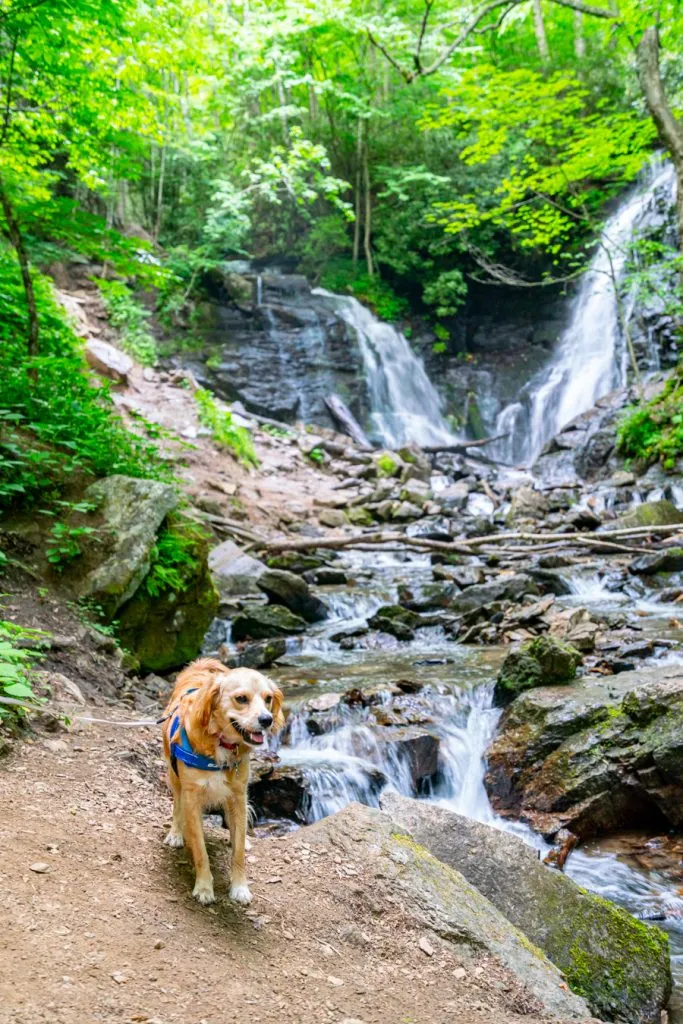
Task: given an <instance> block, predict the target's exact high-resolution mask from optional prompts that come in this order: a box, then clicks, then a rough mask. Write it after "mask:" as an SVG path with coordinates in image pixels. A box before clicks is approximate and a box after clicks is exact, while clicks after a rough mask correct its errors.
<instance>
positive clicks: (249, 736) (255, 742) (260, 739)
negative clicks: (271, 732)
mask: <svg viewBox="0 0 683 1024" xmlns="http://www.w3.org/2000/svg"><path fill="white" fill-rule="evenodd" d="M230 725H231V726H232V727H233V729H234V730H235V732H236V733H237V734H238V736H239V737H240V738H241V739H243V740H244V742H245V743H249V744H250V746H253V747H260V746H262V745H263V743H265V739H266V736H265V733H264V732H263V730H262V729H253V730H252V729H243V728H242V726H241V725H239V724H238V723H237V722H235V721H234V720H233V719H230Z"/></svg>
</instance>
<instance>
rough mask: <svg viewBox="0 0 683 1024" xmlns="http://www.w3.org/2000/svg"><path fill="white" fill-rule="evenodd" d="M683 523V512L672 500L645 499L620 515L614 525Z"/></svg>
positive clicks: (668, 524) (673, 524) (670, 524)
mask: <svg viewBox="0 0 683 1024" xmlns="http://www.w3.org/2000/svg"><path fill="white" fill-rule="evenodd" d="M676 523H683V512H679V510H678V509H677V508H676V506H675V505H674V504H673V502H671V501H666V500H664V501H644V502H643V503H642V505H636V507H635V508H634V509H632V510H631V511H630V512H627V513H626V515H625V516H620V517H619V519H617V521H616V523H613V524H611V525H612V527H617V526H618V527H629V526H675V525H676Z"/></svg>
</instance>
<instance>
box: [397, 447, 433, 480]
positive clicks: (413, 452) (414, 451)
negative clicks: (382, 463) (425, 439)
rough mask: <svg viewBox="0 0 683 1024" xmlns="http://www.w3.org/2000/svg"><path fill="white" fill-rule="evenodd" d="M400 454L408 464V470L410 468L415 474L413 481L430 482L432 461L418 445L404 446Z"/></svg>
mask: <svg viewBox="0 0 683 1024" xmlns="http://www.w3.org/2000/svg"><path fill="white" fill-rule="evenodd" d="M398 454H399V455H400V457H401V458H402V459H403V462H404V463H405V464H406V468H407V467H410V469H411V470H412V471H413V473H414V474H415V475H414V476H413V477H412V479H421V480H429V478H430V476H431V475H432V464H431V460H430V458H429V456H428V455H425V453H424V452H423V451H422V449H421V448H419V447H418V445H416V444H407V445H404V447H403V448H400V449H399V452H398ZM404 473H405V470H404Z"/></svg>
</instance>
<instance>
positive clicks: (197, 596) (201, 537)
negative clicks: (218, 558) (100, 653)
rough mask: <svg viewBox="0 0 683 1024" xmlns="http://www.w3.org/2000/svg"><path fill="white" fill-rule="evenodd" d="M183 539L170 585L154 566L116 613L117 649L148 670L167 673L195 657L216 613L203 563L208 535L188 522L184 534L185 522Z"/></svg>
mask: <svg viewBox="0 0 683 1024" xmlns="http://www.w3.org/2000/svg"><path fill="white" fill-rule="evenodd" d="M178 528H179V527H178V523H177V521H176V522H175V523H173V522H171V523H170V524H168V525H167V526H166V530H167V531H168V532H170V533H171V534H172V532H173V530H174V529H178ZM161 536H163V534H162V535H161ZM182 537H183V538H184V544H183V549H182V550H183V552H184V556H183V561H182V562H180V563H178V564H177V565H176V566H175V567H173V566H172V568H174V572H173V574H172V575H171V576H169V579H171V580H172V584H171V585H164V582H163V580H164V577H163V576H161V575H159V576H157V575H155V566H154V564H153V565H152V568H151V570H150V573H149V574H148V576H147V577H146V578H145V580H144V581H143V582H142V584H141V585H140V586H139V587H138V589H137V591H136V592H135V594H134V595H133V597H132V598H131V600H130V601H128V602H127V603H126V604H125V605H124V606H123V607H122V608H121V610H120V611H119V614H118V625H117V632H118V637H119V640H120V642H121V645H122V646H123V647H124V648H126V650H128V651H130V652H131V654H132V655H133V656H134V657H135V658H137V659H138V661H139V663H140V667H141V668H142V669H143V670H146V671H148V672H167V671H170V670H171V669H174V668H180V667H182V666H184V665H186V664H187V662H188V661H192V659H193V658H196V657H197V655H198V654H199V653H200V651H201V647H202V643H203V640H204V637H205V635H206V631H207V629H208V628H209V625H210V624H211V621H212V619H213V618H214V617H215V615H216V612H217V611H218V604H219V595H218V591H217V590H216V587H215V586H214V583H213V579H212V576H211V571H210V569H209V564H208V553H209V540H208V535H207V534H206V532H205V531H204V530H203V528H201V527H200V526H199V525H198V524H191V529H190V531H189V532H188V530H187V521H185V527H184V528H183V532H182ZM158 540H159V538H158ZM153 557H154V556H153Z"/></svg>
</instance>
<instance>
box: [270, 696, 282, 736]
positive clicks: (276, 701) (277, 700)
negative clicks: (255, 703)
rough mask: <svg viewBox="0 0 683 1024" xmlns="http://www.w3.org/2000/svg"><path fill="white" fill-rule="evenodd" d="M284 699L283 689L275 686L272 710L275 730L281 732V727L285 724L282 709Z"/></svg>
mask: <svg viewBox="0 0 683 1024" xmlns="http://www.w3.org/2000/svg"><path fill="white" fill-rule="evenodd" d="M283 700H284V696H283V693H282V690H279V689H278V688H277V687H275V689H274V690H273V703H272V706H271V711H272V714H273V729H272V731H273V732H279V731H280V729H281V728H282V727H283V725H284V724H285V716H284V712H283V710H282V701H283Z"/></svg>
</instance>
